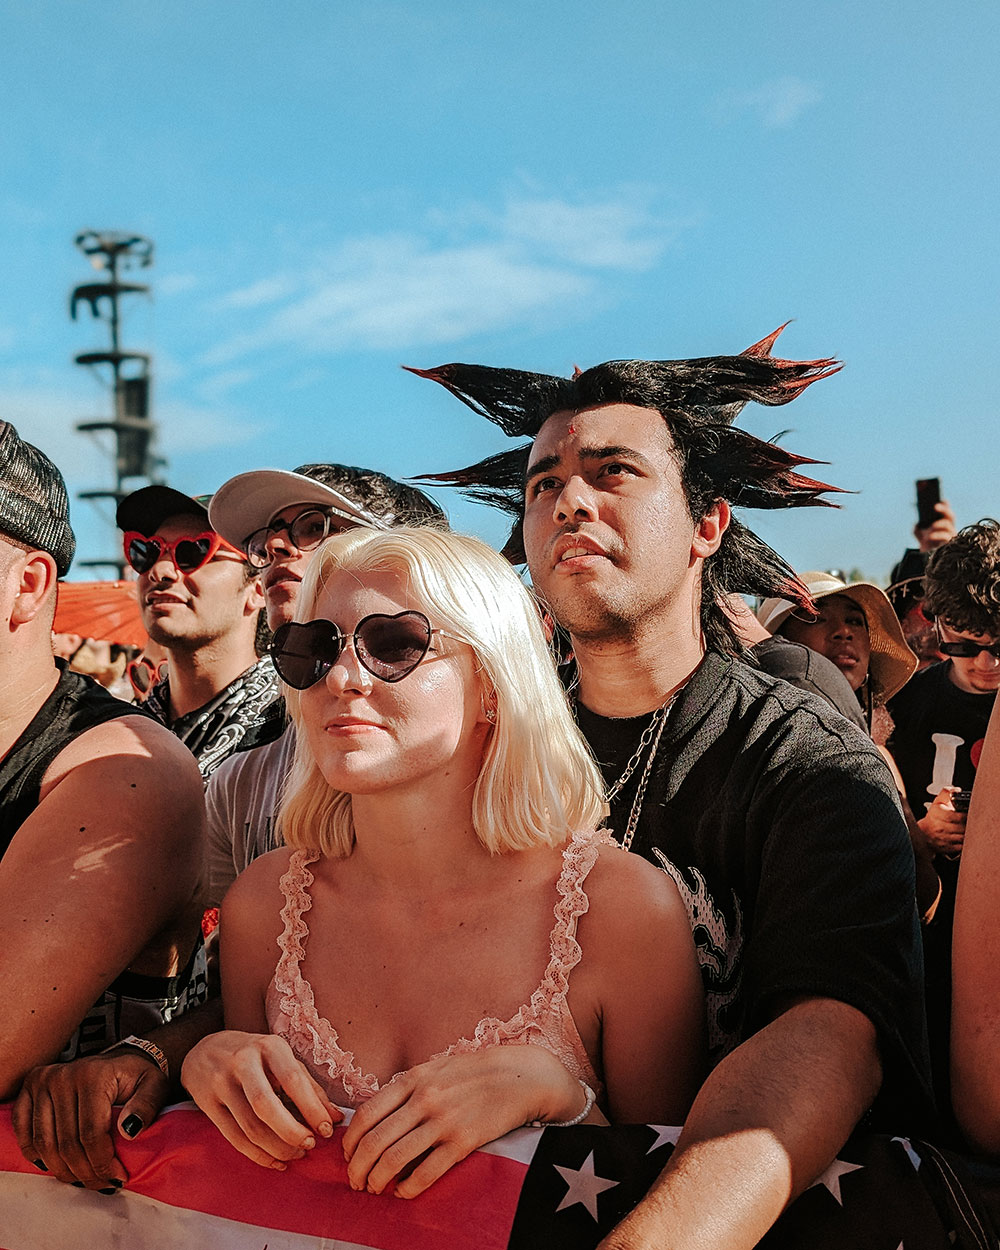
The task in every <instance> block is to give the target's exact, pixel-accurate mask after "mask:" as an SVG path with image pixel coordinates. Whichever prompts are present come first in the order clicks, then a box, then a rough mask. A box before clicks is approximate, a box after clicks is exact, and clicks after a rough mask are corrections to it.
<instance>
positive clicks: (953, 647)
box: [938, 622, 1000, 660]
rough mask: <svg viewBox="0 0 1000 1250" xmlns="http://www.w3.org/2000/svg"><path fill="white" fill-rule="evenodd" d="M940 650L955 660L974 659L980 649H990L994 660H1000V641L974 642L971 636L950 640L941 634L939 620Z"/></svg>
mask: <svg viewBox="0 0 1000 1250" xmlns="http://www.w3.org/2000/svg"><path fill="white" fill-rule="evenodd" d="M938 650H939V651H940V652H941V654H942V655H947V656H950V657H951V658H952V659H955V660H974V659H976V657H977V656H978V655H979V653H980V651H988V652H989V654H990V655H991V656H992V657H993V658H994V660H1000V642H973V641H972V639H971V638H956V639H954V640H949V639H947V638H943V637H942V636H941V624H940V622H938Z"/></svg>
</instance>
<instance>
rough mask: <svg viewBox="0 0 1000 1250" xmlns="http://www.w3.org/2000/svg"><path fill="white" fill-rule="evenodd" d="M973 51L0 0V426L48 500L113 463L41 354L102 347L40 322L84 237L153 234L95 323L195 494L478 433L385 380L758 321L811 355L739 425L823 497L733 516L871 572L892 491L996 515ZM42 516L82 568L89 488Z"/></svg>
mask: <svg viewBox="0 0 1000 1250" xmlns="http://www.w3.org/2000/svg"><path fill="white" fill-rule="evenodd" d="M998 35H1000V15H998V10H997V8H996V6H995V3H993V0H978V2H977V0H969V2H968V3H965V4H962V5H960V6H957V7H955V8H954V9H952V10H948V11H947V12H946V11H945V10H942V9H941V7H940V6H939V5H937V4H934V5H932V4H930V3H925V2H923V0H919V2H913V3H907V2H906V0H899V2H893V3H887V4H884V5H873V4H871V3H870V0H865V2H864V3H860V2H854V0H848V2H846V3H844V2H840V3H825V2H823V0H816V2H814V3H811V4H809V5H804V4H801V3H793V2H785V0H780V2H778V0H761V3H759V4H757V5H753V6H748V5H746V4H745V3H740V4H737V3H729V2H724V3H714V4H712V3H707V4H684V5H679V4H663V3H662V0H661V2H660V3H651V2H650V3H647V2H645V0H642V2H636V0H622V3H620V4H618V5H614V6H612V5H596V4H590V5H580V4H579V3H574V4H570V3H566V2H563V0H541V2H540V3H539V2H538V0H536V2H535V3H532V4H529V3H525V2H524V0H507V2H506V3H505V4H503V5H480V4H476V3H466V4H458V3H443V2H441V0H422V2H421V3H420V4H419V5H417V4H416V3H393V4H388V3H381V2H380V0H367V2H366V3H365V4H364V5H347V4H344V3H337V2H336V0H327V2H322V3H321V2H320V0H285V2H284V3H283V4H281V5H275V4H270V3H268V4H265V3H262V2H261V0H240V2H239V3H236V2H235V0H208V2H207V3H206V2H205V0H202V3H200V4H198V5H194V4H191V3H189V2H188V0H171V3H169V4H168V3H166V2H165V0H146V2H143V0H130V2H129V3H110V2H101V0H94V2H91V3H84V2H77V0H61V2H54V0H31V2H30V3H26V2H24V0H7V3H6V5H5V6H4V13H3V16H2V17H0V98H2V100H3V118H4V121H3V125H2V127H0V170H2V175H3V176H2V178H0V249H2V256H3V271H4V280H3V282H2V283H0V415H3V416H5V417H8V418H9V419H11V420H13V421H14V422H15V423H16V424H17V426H18V428H19V429H20V431H21V433H22V434H23V435H24V436H25V437H28V438H30V439H32V440H33V441H35V442H37V443H38V444H39V445H40V446H41V447H42V448H43V449H45V450H46V451H47V452H48V453H49V454H50V455H51V456H52V457H53V458H54V459H55V460H56V462H57V463H58V464H59V465H60V466H61V468H62V469H63V471H64V472H65V474H66V477H67V479H68V481H69V484H70V486H71V488H72V489H73V490H78V489H86V488H88V487H95V486H101V485H108V484H109V479H108V470H107V469H106V468H105V461H104V460H103V458H102V457H101V455H100V454H99V453H98V451H97V449H96V447H95V446H94V445H93V443H92V442H91V441H90V440H88V439H87V438H85V437H84V436H82V435H78V434H75V433H73V423H74V422H75V421H77V420H81V419H87V418H92V417H94V416H96V415H102V414H103V413H105V412H106V403H107V400H106V396H105V394H104V392H103V391H102V390H101V388H100V386H99V385H98V384H97V383H96V382H95V380H94V379H93V378H92V377H91V376H90V375H88V374H87V373H86V372H85V371H84V370H82V369H80V368H78V367H76V366H74V365H73V364H72V363H71V360H72V356H73V355H74V353H76V352H79V351H84V350H87V349H89V348H94V347H98V346H101V345H102V336H103V328H102V327H101V326H100V325H98V324H97V323H94V322H91V321H90V318H89V314H86V312H84V317H83V319H81V320H80V321H77V322H71V321H70V320H69V317H68V315H67V296H68V293H69V290H70V288H71V287H72V286H73V285H75V284H76V283H79V282H85V281H87V280H88V277H89V276H92V275H91V271H90V270H89V269H88V266H87V264H86V262H85V260H84V258H83V257H82V256H81V255H80V254H79V253H78V252H77V251H76V250H75V248H74V246H73V238H74V236H75V235H76V234H77V233H78V232H79V231H80V230H82V229H83V228H85V227H93V228H97V229H124V230H131V231H138V232H141V233H143V234H146V235H149V236H150V237H151V238H152V239H153V240H154V241H155V244H156V263H155V265H154V267H153V268H151V269H149V270H146V271H144V273H143V275H142V277H141V280H144V281H146V280H148V281H149V282H150V283H151V284H152V286H153V292H154V294H153V298H152V300H149V301H146V300H137V301H135V302H133V304H132V305H131V306H130V307H129V309H128V311H127V314H126V322H125V341H126V344H127V345H128V346H130V347H136V348H140V349H144V350H149V351H151V352H152V353H153V355H154V372H155V380H154V386H155V393H154V395H155V415H156V417H157V418H158V420H159V421H160V423H161V444H162V449H163V450H164V451H165V453H166V455H167V456H168V458H169V466H170V467H169V474H168V477H169V480H170V482H171V483H172V484H173V485H176V486H178V487H180V488H181V489H185V490H189V491H191V492H192V493H200V492H203V491H208V490H211V489H213V488H214V487H215V486H217V485H218V484H219V483H220V482H221V481H222V480H224V479H225V478H226V477H228V476H230V475H231V474H232V473H235V472H239V471H241V470H244V469H250V468H257V467H261V466H264V465H274V466H278V467H285V468H291V467H293V466H294V465H296V464H298V463H300V462H302V461H306V460H316V459H320V460H322V459H329V460H341V461H345V462H349V463H355V464H368V465H371V466H373V467H376V468H381V469H383V470H385V471H387V472H390V473H393V474H395V475H397V476H405V475H410V474H415V473H419V472H423V471H434V470H438V469H445V468H451V467H455V466H457V465H460V464H466V463H468V462H469V461H470V460H472V459H474V458H477V457H479V456H482V455H485V454H488V453H489V452H491V451H494V450H499V449H500V448H501V447H502V446H504V445H506V440H505V439H504V437H503V435H502V434H501V433H500V432H499V430H497V429H495V428H494V427H493V426H491V425H490V424H489V423H487V422H485V421H483V420H481V419H480V418H477V417H476V416H475V415H474V414H472V413H471V412H469V411H468V410H467V409H465V408H464V407H463V406H462V405H461V404H459V403H458V401H457V400H455V399H453V398H451V397H450V396H449V395H447V394H446V393H445V392H444V391H443V390H441V389H440V388H439V387H436V386H434V385H433V384H431V383H428V382H424V381H421V380H419V379H416V378H414V377H412V376H410V375H409V374H406V373H404V372H402V371H401V370H400V369H399V367H398V366H399V365H400V364H402V363H405V364H414V365H418V366H425V367H426V366H430V365H435V364H440V363H442V362H445V361H450V360H468V361H475V362H480V363H488V364H498V365H509V366H512V367H516V368H524V369H537V370H540V371H544V372H551V373H569V372H570V371H571V370H572V368H573V366H574V365H575V364H579V365H580V366H581V367H587V366H588V365H591V364H595V363H597V362H599V361H601V360H606V359H611V358H620V357H656V358H667V357H683V356H697V355H709V354H714V353H717V352H721V353H732V352H736V351H739V350H741V349H742V348H744V347H746V346H747V345H748V344H749V343H751V342H753V341H754V340H756V339H758V338H760V337H762V336H763V335H764V334H766V333H767V332H768V331H770V330H771V329H773V328H774V327H775V326H777V325H779V324H780V323H781V322H783V321H785V320H787V319H788V318H790V317H791V318H794V319H795V320H794V321H793V324H792V325H791V326H789V328H788V330H787V331H786V332H785V335H784V336H783V338H782V340H781V344H780V347H781V352H782V354H784V355H787V356H792V357H798V358H811V357H815V356H824V355H836V356H838V357H839V358H841V359H842V360H844V362H845V368H844V370H843V371H842V372H841V373H840V374H838V375H837V376H836V377H835V378H832V379H830V380H828V381H825V382H821V383H818V384H817V385H816V386H814V387H813V388H811V389H810V390H809V391H808V392H807V393H806V394H805V395H804V396H803V397H802V398H801V399H799V400H797V401H796V402H795V403H794V404H792V405H791V406H789V407H786V408H781V409H764V408H758V407H755V406H752V407H750V408H748V409H747V410H745V412H744V414H743V417H742V418H741V424H743V425H744V426H745V427H747V428H748V429H750V430H752V431H753V432H754V433H757V434H760V435H763V436H765V437H771V436H772V435H774V434H776V433H777V432H778V431H780V430H784V429H786V428H791V429H792V430H793V433H791V434H789V435H788V436H787V437H786V438H785V439H784V443H785V445H786V446H788V447H789V448H791V449H793V450H795V451H799V452H802V453H804V454H807V455H812V456H815V457H816V458H817V459H821V460H826V461H829V462H830V465H829V467H828V468H826V469H825V470H821V471H819V476H825V477H826V479H827V480H828V481H832V482H835V483H837V484H838V485H841V486H844V487H847V488H849V489H851V490H852V491H855V492H857V493H856V494H854V495H850V496H847V497H846V499H845V502H844V506H843V508H842V509H841V510H840V511H839V512H836V513H835V512H831V511H829V510H825V509H824V510H813V511H806V512H801V511H800V512H789V513H784V514H771V515H768V516H762V515H761V514H755V513H746V514H744V519H745V520H747V521H748V522H749V523H750V524H751V525H753V526H755V527H756V528H758V529H759V530H760V532H761V533H762V534H764V535H765V537H767V538H768V539H769V540H770V541H771V542H773V543H774V544H775V545H776V546H777V547H778V549H779V550H781V551H782V553H783V554H784V555H786V556H787V557H788V558H789V560H790V561H791V562H792V563H793V564H794V565H795V566H796V567H797V568H799V569H804V568H811V567H849V566H857V567H859V568H861V569H862V570H864V572H865V573H867V574H868V575H869V576H872V577H874V578H876V579H884V578H885V577H886V575H887V574H888V571H889V568H890V567H891V565H892V563H893V562H894V560H895V559H896V557H897V556H898V554H899V552H900V551H901V550H902V548H903V547H904V546H905V545H906V542H907V539H908V535H909V531H910V528H911V526H912V524H913V521H914V519H915V509H914V504H913V480H914V478H917V477H924V476H932V475H939V476H940V477H941V479H942V485H943V489H944V493H945V495H946V496H947V497H948V498H949V499H950V500H951V501H952V503H953V505H954V506H955V509H956V512H957V514H958V517H959V520H960V522H962V523H967V522H969V521H973V520H976V519H978V518H979V517H980V516H982V515H997V514H998V513H1000V498H998V494H1000V484H998V481H997V471H996V467H997V460H998V451H1000V432H998V422H997V417H996V393H995V381H994V376H993V375H994V372H995V368H996V359H997V351H998V343H1000V316H998V303H997V290H998V288H1000V264H998V245H997V237H998V231H1000V213H998V193H997V188H998V186H1000V179H998V176H997V168H998V146H1000V145H998V131H1000V108H998V95H1000V90H998V86H997V80H998V75H997V70H996V66H997V64H998V63H1000V37H998ZM440 498H441V499H442V502H444V503H445V506H446V507H447V508H448V510H449V512H450V514H451V516H452V519H453V522H454V523H455V524H456V525H457V526H459V527H461V528H465V529H470V530H472V531H474V532H476V533H479V534H481V535H483V536H484V537H486V538H488V539H489V540H490V541H493V542H495V543H496V542H499V541H500V539H501V538H502V535H503V532H504V529H505V526H504V524H503V522H502V520H501V519H500V518H498V517H496V516H495V515H492V514H490V513H489V512H488V511H487V510H486V509H483V508H480V507H477V506H474V505H471V504H465V503H463V502H461V501H460V499H459V497H458V496H457V495H455V494H452V493H451V492H443V493H442V494H441V495H440ZM74 522H75V525H76V528H77V531H78V535H79V538H80V547H81V555H83V556H84V557H93V556H98V555H104V554H107V553H109V552H110V551H112V550H113V546H114V539H113V536H112V531H111V529H110V527H109V526H108V525H107V523H106V521H105V522H102V521H100V519H99V518H98V516H97V514H96V513H95V512H94V510H93V509H92V507H91V506H90V505H88V504H84V503H79V502H77V503H75V504H74ZM74 575H75V576H83V575H85V574H84V573H83V572H82V571H80V570H76V571H75V572H74Z"/></svg>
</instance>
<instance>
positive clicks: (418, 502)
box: [295, 464, 448, 529]
mask: <svg viewBox="0 0 1000 1250" xmlns="http://www.w3.org/2000/svg"><path fill="white" fill-rule="evenodd" d="M295 472H296V473H301V474H302V476H303V477H311V478H312V479H313V480H314V481H316V482H322V483H323V485H324V486H331V487H333V489H334V490H339V491H340V493H341V494H342V495H346V496H347V497H348V499H350V500H352V501H353V502H354V503H356V504H360V506H361V507H362V508H364V509H365V510H366V511H367V512H370V513H372V515H373V516H377V517H379V518H380V519H381V520H383V521H386V522H388V523H389V524H390V525H433V526H435V527H436V528H438V529H448V518H447V516H446V515H445V512H444V509H443V508H442V507H440V505H439V504H437V503H435V501H434V500H433V499H431V497H430V495H426V494H424V492H423V491H422V490H419V489H418V488H417V487H416V486H410V485H408V484H407V483H406V482H397V481H396V479H395V478H394V477H389V475H388V474H386V473H380V472H379V471H378V470H377V469H361V468H358V467H357V466H356V465H353V464H300V465H299V467H298V468H297V469H296V470H295Z"/></svg>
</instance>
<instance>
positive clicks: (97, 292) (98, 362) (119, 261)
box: [69, 230, 165, 578]
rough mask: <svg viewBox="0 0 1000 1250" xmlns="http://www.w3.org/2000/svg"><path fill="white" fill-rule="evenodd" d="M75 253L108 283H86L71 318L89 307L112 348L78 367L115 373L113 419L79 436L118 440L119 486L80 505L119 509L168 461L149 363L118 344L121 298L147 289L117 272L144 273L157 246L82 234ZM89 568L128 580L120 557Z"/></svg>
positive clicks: (83, 494)
mask: <svg viewBox="0 0 1000 1250" xmlns="http://www.w3.org/2000/svg"><path fill="white" fill-rule="evenodd" d="M75 242H76V245H77V247H78V248H79V249H80V250H81V251H82V252H83V253H84V255H86V256H87V257H89V258H90V263H91V264H92V265H93V266H94V268H95V269H97V270H99V271H100V270H104V271H106V273H107V275H108V277H107V280H106V281H104V282H87V283H84V284H83V285H82V286H78V287H75V288H74V290H73V293H72V295H71V296H70V300H69V312H70V316H71V317H72V318H73V320H74V321H75V320H76V314H77V308H78V307H79V305H80V304H88V305H89V306H90V312H91V315H92V316H94V317H96V318H97V319H99V320H102V321H106V322H107V324H108V329H109V334H110V340H111V342H110V346H109V347H108V348H107V349H106V350H104V351H94V352H81V353H80V355H78V356H77V357H76V363H77V364H78V365H85V366H87V367H88V368H92V369H94V370H96V371H100V370H101V369H102V368H104V367H105V366H106V367H107V368H109V369H110V371H111V394H112V412H111V416H110V417H108V418H104V419H103V420H97V421H81V422H79V423H78V424H77V426H76V428H77V430H78V431H79V432H80V433H84V434H92V433H96V432H99V431H104V430H109V431H111V433H112V434H113V435H114V438H115V442H114V451H113V472H114V478H115V485H114V487H113V488H112V489H108V490H84V491H80V498H81V499H89V500H101V499H110V500H112V501H113V502H114V504H115V506H116V507H117V505H118V503H119V501H120V500H122V499H123V498H124V497H125V496H126V495H128V494H129V493H131V491H133V490H135V489H137V486H138V485H141V484H142V483H141V482H140V483H134V484H132V485H126V482H127V481H128V480H129V479H133V478H144V479H146V480H147V481H152V480H155V479H156V477H157V475H158V473H159V470H160V469H162V468H163V467H164V465H165V461H164V460H163V459H162V458H161V457H160V456H158V455H157V454H156V452H155V449H154V440H155V435H156V423H155V422H154V421H153V420H152V419H151V418H150V416H149V390H150V362H149V356H148V354H147V353H145V352H131V351H126V350H124V349H123V348H122V346H121V341H120V324H121V322H120V311H119V301H120V299H121V297H122V296H123V295H134V294H143V295H144V294H147V293H148V291H149V287H148V286H145V285H143V284H141V283H138V282H123V281H121V280H120V278H119V272H120V271H121V270H125V269H131V268H143V269H144V268H146V267H147V266H148V265H150V264H152V261H153V242H152V240H151V239H147V238H144V237H143V236H142V235H141V234H119V233H117V232H115V231H103V232H100V233H99V232H98V231H96V230H84V231H83V233H82V234H78V235H77V236H76V240H75ZM79 563H80V565H81V566H83V567H89V568H100V567H111V568H114V569H115V570H116V576H117V577H119V578H122V577H124V576H125V567H126V566H125V562H124V560H123V559H122V557H121V556H117V557H115V558H113V559H107V560H103V559H97V560H81V561H80V562H79Z"/></svg>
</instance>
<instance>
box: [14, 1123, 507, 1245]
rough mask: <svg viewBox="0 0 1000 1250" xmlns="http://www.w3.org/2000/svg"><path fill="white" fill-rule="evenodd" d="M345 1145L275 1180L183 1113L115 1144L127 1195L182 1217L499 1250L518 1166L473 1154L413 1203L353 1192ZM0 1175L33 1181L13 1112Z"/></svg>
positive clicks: (370, 1241) (324, 1150) (364, 1239)
mask: <svg viewBox="0 0 1000 1250" xmlns="http://www.w3.org/2000/svg"><path fill="white" fill-rule="evenodd" d="M342 1136H343V1132H342V1130H335V1131H334V1136H333V1138H331V1139H330V1141H325V1142H320V1143H319V1144H318V1145H317V1146H316V1148H315V1150H313V1151H310V1153H309V1154H308V1155H307V1157H306V1158H304V1159H300V1160H297V1161H295V1162H293V1163H291V1164H290V1165H289V1168H288V1171H287V1172H276V1171H273V1170H271V1169H268V1168H261V1167H258V1166H257V1165H256V1164H254V1163H251V1162H250V1160H249V1159H247V1158H245V1157H244V1156H243V1155H241V1154H240V1153H239V1152H238V1151H236V1150H234V1149H233V1148H232V1147H231V1146H230V1145H229V1143H228V1142H227V1141H226V1140H225V1139H224V1138H223V1137H222V1135H221V1134H220V1133H219V1132H218V1131H217V1129H216V1128H215V1127H214V1125H212V1124H211V1122H210V1121H209V1120H208V1119H207V1118H206V1117H205V1116H204V1115H202V1113H201V1112H200V1111H197V1110H188V1109H186V1108H180V1109H178V1110H176V1111H172V1112H171V1113H170V1114H168V1115H164V1116H161V1117H160V1119H159V1120H157V1121H156V1122H155V1123H154V1124H152V1125H150V1126H149V1128H147V1129H146V1130H144V1132H143V1133H142V1134H140V1136H139V1137H138V1138H137V1139H136V1140H134V1141H128V1140H126V1139H125V1138H119V1139H118V1141H117V1149H118V1153H119V1157H120V1158H121V1160H122V1163H123V1164H124V1165H125V1168H126V1169H127V1171H128V1174H129V1182H128V1185H127V1186H126V1189H125V1190H124V1191H123V1196H124V1197H126V1198H127V1195H128V1193H129V1192H134V1193H139V1194H144V1195H145V1196H147V1197H149V1198H153V1199H156V1200H157V1201H159V1202H163V1203H166V1204H168V1205H172V1206H175V1207H182V1208H185V1209H187V1210H194V1211H201V1212H205V1213H208V1214H210V1215H217V1216H221V1217H223V1218H226V1219H230V1220H238V1221H241V1222H243V1223H247V1224H252V1225H256V1226H258V1227H264V1228H274V1229H282V1230H285V1231H287V1232H294V1233H302V1234H308V1235H311V1236H315V1237H326V1238H330V1239H334V1240H342V1241H347V1242H353V1243H355V1244H359V1245H364V1246H372V1247H377V1250H439V1248H440V1247H441V1246H448V1247H450V1248H453V1250H504V1248H505V1247H506V1245H507V1241H508V1238H509V1236H510V1229H511V1225H512V1223H513V1219H514V1211H515V1208H516V1206H517V1200H518V1195H519V1193H520V1190H521V1185H522V1182H523V1179H524V1176H525V1173H526V1170H527V1169H526V1166H525V1164H524V1163H520V1162H518V1161H516V1160H513V1159H509V1158H504V1157H501V1156H498V1155H494V1154H485V1153H478V1152H477V1153H476V1154H473V1155H471V1156H470V1157H469V1158H468V1159H466V1160H465V1161H464V1162H463V1163H461V1164H459V1165H458V1166H457V1167H455V1168H453V1169H452V1170H451V1172H449V1173H448V1174H447V1175H446V1176H444V1177H443V1178H442V1179H441V1180H440V1181H438V1182H437V1183H436V1184H435V1185H433V1186H431V1188H430V1189H429V1190H428V1191H427V1192H426V1193H424V1194H421V1196H420V1197H419V1198H413V1199H402V1198H394V1197H393V1196H392V1195H391V1194H377V1195H376V1194H369V1193H356V1192H355V1191H354V1190H352V1189H351V1188H350V1186H349V1185H348V1182H347V1166H346V1163H345V1161H344V1155H343V1150H342V1148H341V1144H340V1143H341V1138H342ZM0 1170H5V1171H11V1172H28V1173H34V1174H35V1175H37V1173H36V1172H35V1169H34V1168H32V1166H31V1165H30V1164H29V1163H27V1162H26V1161H25V1160H24V1159H23V1158H22V1156H21V1154H20V1151H18V1149H17V1145H16V1142H15V1140H14V1136H13V1131H12V1129H11V1122H10V1108H9V1106H0ZM51 1183H52V1184H53V1185H57V1184H59V1183H60V1182H58V1181H55V1180H53V1181H52V1182H51ZM120 1218H121V1212H120V1211H119V1212H118V1215H117V1219H116V1218H115V1216H114V1215H113V1213H112V1212H111V1211H109V1221H110V1220H114V1222H115V1224H118V1223H119V1221H120ZM110 1227H111V1225H110V1223H109V1228H110Z"/></svg>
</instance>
